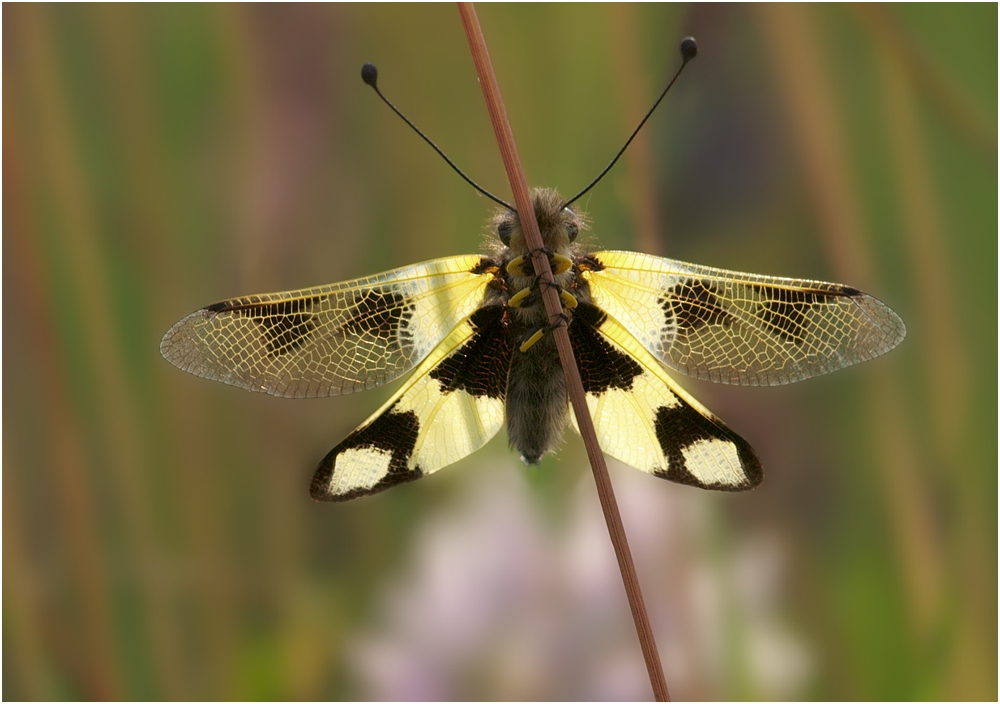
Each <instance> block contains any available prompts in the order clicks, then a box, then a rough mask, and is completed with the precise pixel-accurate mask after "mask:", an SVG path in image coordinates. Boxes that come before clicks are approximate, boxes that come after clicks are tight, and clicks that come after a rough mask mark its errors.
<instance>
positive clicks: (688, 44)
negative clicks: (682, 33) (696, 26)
mask: <svg viewBox="0 0 1000 704" xmlns="http://www.w3.org/2000/svg"><path fill="white" fill-rule="evenodd" d="M697 55H698V42H696V41H695V40H694V37H685V38H684V39H683V40H682V41H681V58H682V59H684V61H685V62H687V61H690V60H691V59H693V58H694V57H696V56H697Z"/></svg>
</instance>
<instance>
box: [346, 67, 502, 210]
mask: <svg viewBox="0 0 1000 704" xmlns="http://www.w3.org/2000/svg"><path fill="white" fill-rule="evenodd" d="M361 80H362V81H364V82H365V83H367V84H368V85H370V86H371V87H372V88H373V89H374V90H375V92H376V93H378V97H380V98H381V99H382V102H384V103H385V104H386V105H388V106H389V107H390V108H392V111H393V112H394V113H396V114H397V115H399V116H400V117H401V118H403V122H405V123H406V124H408V125H409V126H410V127H411V128H412V129H413V131H414V132H416V133H417V134H419V135H420V136H421V137H423V139H424V141H425V142H427V143H428V144H429V145H431V147H433V149H434V151H436V152H437V153H438V154H439V155H440V157H441V158H442V159H444V160H445V161H447V162H448V166H450V167H451V168H453V169H454V170H455V173H457V174H458V175H459V176H461V177H462V178H464V179H465V180H466V182H468V184H469V185H470V186H472V187H473V188H475V189H476V190H477V191H479V192H480V193H482V194H483V195H484V196H486V197H487V198H489V199H490V200H492V201H494V202H495V203H499V204H500V205H502V206H503V207H505V208H507V209H508V210H514V206H512V205H511V204H510V203H507V202H506V201H503V200H501V199H499V198H497V197H496V196H495V195H493V194H492V193H490V192H489V191H487V190H486V189H485V188H483V187H482V186H480V185H479V184H478V183H476V182H475V181H473V180H472V179H471V178H469V177H468V176H466V175H465V172H464V171H462V170H461V169H460V168H458V167H457V166H456V165H455V162H454V161H452V160H451V159H449V158H448V155H447V154H445V153H444V152H443V151H441V150H440V149H438V145H436V144H434V142H432V141H431V140H430V138H429V137H428V136H427V135H425V134H424V133H423V132H421V131H420V128H419V127H417V126H416V125H415V124H413V123H412V122H410V118H408V117H407V116H406V115H404V114H403V113H401V112H400V111H399V109H398V108H397V107H396V106H395V105H393V104H392V103H391V102H389V99H388V98H386V97H385V96H384V95H382V91H380V90H379V89H378V69H377V68H376V67H375V64H373V63H367V64H365V65H364V66H362V67H361Z"/></svg>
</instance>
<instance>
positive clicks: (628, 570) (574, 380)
mask: <svg viewBox="0 0 1000 704" xmlns="http://www.w3.org/2000/svg"><path fill="white" fill-rule="evenodd" d="M458 11H459V14H460V15H461V17H462V24H463V25H464V26H465V34H466V37H467V38H468V41H469V48H470V50H471V52H472V60H473V62H474V63H475V65H476V73H477V75H478V76H479V84H480V85H481V86H482V88H483V96H484V97H485V98H486V107H487V109H488V110H489V113H490V120H491V122H492V123H493V130H494V132H495V133H496V137H497V143H498V145H499V147H500V155H501V157H502V158H503V163H504V168H506V169H507V178H508V179H509V180H510V187H511V190H512V191H513V193H514V203H515V204H516V205H517V212H518V215H519V216H520V222H521V229H522V230H523V232H524V235H525V239H526V240H527V243H528V248H529V249H530V250H531V251H533V252H534V253H535V254H534V257H533V259H532V261H533V263H534V266H535V274H537V275H538V276H539V277H540V280H542V281H546V280H547V281H551V280H552V271H551V269H550V267H549V260H548V257H547V256H546V255H545V254H544V253H543V252H542V251H541V250H542V235H541V232H540V231H539V229H538V222H537V221H536V220H535V217H534V212H535V210H534V207H533V206H532V203H531V194H530V193H529V192H528V182H527V180H526V179H525V176H524V170H523V169H522V168H521V160H520V158H519V157H518V154H517V147H516V145H515V144H514V134H513V132H512V131H511V128H510V122H509V121H508V119H507V111H506V109H505V108H504V105H503V99H502V98H501V96H500V87H499V85H498V84H497V80H496V76H495V75H494V73H493V65H492V63H491V62H490V56H489V52H488V51H487V49H486V40H485V39H484V37H483V32H482V29H481V28H480V26H479V18H478V17H477V16H476V10H475V8H474V7H473V5H472V3H459V4H458ZM542 299H543V300H544V302H545V310H546V312H548V314H549V319H550V320H555V319H557V318H558V316H559V315H560V314H561V313H562V304H561V303H560V300H559V293H558V292H557V291H556V289H555V288H554V287H552V286H545V287H543V288H542ZM551 334H552V335H553V336H554V338H555V343H556V348H557V349H558V350H559V360H560V362H561V363H562V368H563V372H564V373H565V374H566V388H567V390H568V392H569V397H570V403H571V404H572V406H573V412H574V413H575V414H576V419H577V424H578V425H579V428H580V435H582V436H583V444H584V446H585V447H586V448H587V456H588V457H589V458H590V466H591V468H592V469H593V471H594V481H595V482H596V483H597V494H598V496H599V497H600V500H601V508H602V509H603V510H604V519H605V521H606V522H607V524H608V533H609V534H610V536H611V543H612V545H614V548H615V555H616V556H617V557H618V568H619V569H620V570H621V573H622V581H623V582H624V583H625V593H626V594H627V596H628V602H629V606H630V607H631V609H632V618H633V620H634V621H635V628H636V631H637V633H638V635H639V644H640V646H641V647H642V654H643V657H644V658H645V660H646V670H647V671H648V672H649V682H650V684H651V685H652V687H653V695H654V696H655V697H656V700H657V701H670V693H669V692H668V690H667V682H666V680H665V679H664V677H663V667H662V666H661V664H660V656H659V654H658V653H657V650H656V642H655V641H654V639H653V631H652V629H651V628H650V626H649V615H648V614H647V613H646V605H645V603H644V602H643V600H642V591H641V590H640V589H639V580H638V578H637V577H636V574H635V565H633V564H632V553H631V551H630V550H629V546H628V539H627V538H626V536H625V528H624V526H623V525H622V518H621V514H620V513H619V511H618V504H617V502H616V501H615V492H614V489H613V488H612V486H611V478H610V477H609V476H608V467H607V465H606V464H605V462H604V453H603V452H602V451H601V447H600V445H599V444H598V442H597V434H596V433H595V431H594V424H593V421H592V419H591V417H590V411H589V410H588V408H587V401H586V396H585V394H584V391H583V382H582V381H581V380H580V370H579V369H578V368H577V366H576V358H575V357H574V356H573V348H572V346H571V345H570V340H569V333H568V332H567V329H566V326H560V327H558V328H555V329H554V330H553V331H552V333H551Z"/></svg>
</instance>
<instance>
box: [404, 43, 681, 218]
mask: <svg viewBox="0 0 1000 704" xmlns="http://www.w3.org/2000/svg"><path fill="white" fill-rule="evenodd" d="M697 55H698V43H697V42H696V41H695V40H694V37H687V38H685V39H684V40H683V41H681V67H680V68H679V69H677V73H675V74H674V77H673V78H671V79H670V83H668V84H667V87H666V88H664V89H663V92H662V93H660V97H659V98H657V99H656V102H655V103H653V107H651V108H650V109H649V112H647V113H646V116H645V117H644V118H642V122H640V123H639V126H638V127H636V128H635V131H634V132H632V136H631V137H629V138H628V141H627V142H625V146H623V147H622V148H621V149H619V150H618V153H617V154H615V158H614V159H612V160H611V163H610V164H608V165H607V166H605V167H604V171H602V172H601V173H599V174H598V175H597V178H595V179H594V180H593V181H591V182H590V183H588V184H587V187H586V188H584V189H583V190H582V191H580V192H579V193H577V194H576V195H575V196H573V197H572V198H570V199H569V200H568V201H566V202H565V203H563V205H562V207H563V208H565V207H567V206H569V205H572V204H573V203H574V202H576V201H577V200H579V199H580V197H581V196H583V195H584V194H585V193H586V192H587V191H589V190H590V189H591V188H593V187H594V186H596V185H597V182H598V181H600V180H601V179H602V178H604V176H605V174H607V173H608V172H609V171H611V167H612V166H614V165H615V163H617V161H618V159H619V158H621V155H622V154H624V153H625V150H626V149H628V145H630V144H631V143H632V140H633V139H635V136H636V135H637V134H639V130H641V129H642V126H643V125H645V124H646V120H648V119H649V116H650V115H652V114H653V111H654V110H656V107H657V106H658V105H659V104H660V101H661V100H663V96H665V95H666V94H667V91H668V90H670V87H671V86H672V85H674V81H676V80H677V78H678V77H679V76H680V75H681V71H683V70H684V67H685V66H687V64H688V61H690V60H691V59H693V58H694V57H695V56H697ZM424 139H426V137H425V138H424ZM435 148H436V147H435Z"/></svg>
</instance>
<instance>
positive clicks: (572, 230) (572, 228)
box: [566, 222, 580, 242]
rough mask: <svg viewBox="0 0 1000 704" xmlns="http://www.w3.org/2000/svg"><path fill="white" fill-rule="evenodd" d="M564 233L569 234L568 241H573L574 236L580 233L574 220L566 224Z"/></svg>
mask: <svg viewBox="0 0 1000 704" xmlns="http://www.w3.org/2000/svg"><path fill="white" fill-rule="evenodd" d="M566 234H567V235H568V236H569V241H570V242H573V241H574V240H576V236H577V235H579V234H580V226H579V225H577V224H576V223H575V222H571V223H570V224H569V225H567V226H566Z"/></svg>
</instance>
